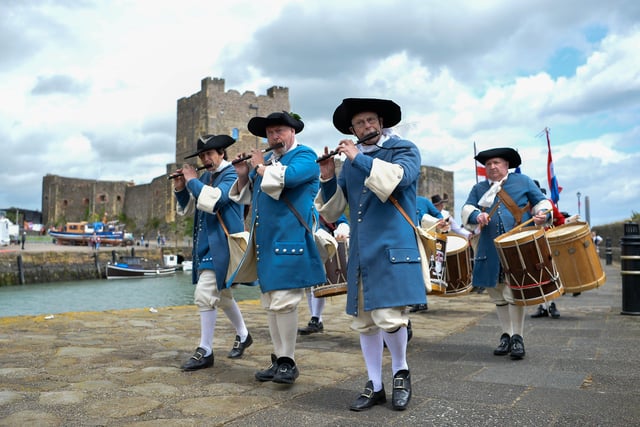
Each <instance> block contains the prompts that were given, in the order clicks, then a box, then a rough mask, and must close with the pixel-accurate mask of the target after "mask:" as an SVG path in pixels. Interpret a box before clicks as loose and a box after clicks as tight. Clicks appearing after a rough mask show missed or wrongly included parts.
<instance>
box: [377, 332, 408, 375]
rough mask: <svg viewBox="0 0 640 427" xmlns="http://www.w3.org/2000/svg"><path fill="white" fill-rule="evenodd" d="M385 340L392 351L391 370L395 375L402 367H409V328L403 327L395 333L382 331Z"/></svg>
mask: <svg viewBox="0 0 640 427" xmlns="http://www.w3.org/2000/svg"><path fill="white" fill-rule="evenodd" d="M382 337H383V338H384V342H386V343H387V348H388V349H389V353H391V371H392V372H393V375H395V374H396V373H397V372H398V371H401V370H402V369H409V365H407V328H406V327H405V326H403V327H401V328H400V329H398V330H397V331H395V332H393V333H389V332H385V331H382Z"/></svg>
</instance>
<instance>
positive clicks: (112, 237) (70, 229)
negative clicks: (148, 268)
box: [49, 221, 133, 246]
mask: <svg viewBox="0 0 640 427" xmlns="http://www.w3.org/2000/svg"><path fill="white" fill-rule="evenodd" d="M49 235H50V236H51V237H52V238H53V240H54V242H55V243H57V244H59V245H83V246H89V245H90V244H91V242H92V241H93V240H95V239H98V238H99V239H100V240H99V242H100V244H101V245H107V246H132V245H133V235H132V234H131V233H126V232H125V231H124V229H123V228H122V227H121V226H120V225H119V224H118V222H117V221H112V222H108V223H106V224H105V223H103V222H91V223H90V222H87V221H81V222H68V223H66V224H65V225H64V226H63V227H62V230H49Z"/></svg>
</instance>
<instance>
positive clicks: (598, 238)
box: [591, 230, 602, 253]
mask: <svg viewBox="0 0 640 427" xmlns="http://www.w3.org/2000/svg"><path fill="white" fill-rule="evenodd" d="M591 240H593V244H594V245H595V246H596V253H600V243H602V237H601V236H599V235H598V233H596V232H595V230H594V231H591Z"/></svg>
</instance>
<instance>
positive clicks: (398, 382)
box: [393, 378, 406, 389]
mask: <svg viewBox="0 0 640 427" xmlns="http://www.w3.org/2000/svg"><path fill="white" fill-rule="evenodd" d="M405 380H406V378H394V379H393V388H401V389H405V388H406V387H405V385H404V382H405Z"/></svg>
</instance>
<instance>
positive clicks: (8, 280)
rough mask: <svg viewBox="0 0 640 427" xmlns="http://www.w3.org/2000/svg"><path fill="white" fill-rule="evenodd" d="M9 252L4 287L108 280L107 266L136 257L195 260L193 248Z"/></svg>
mask: <svg viewBox="0 0 640 427" xmlns="http://www.w3.org/2000/svg"><path fill="white" fill-rule="evenodd" d="M83 249H84V250H81V251H78V250H75V251H70V250H43V251H8V252H4V253H0V286H11V285H21V284H33V283H48V282H62V281H74V280H93V279H103V278H105V266H106V265H107V263H110V262H113V261H114V260H116V261H117V260H118V259H119V258H120V257H121V256H129V255H132V254H133V255H136V256H141V257H144V258H146V259H148V260H149V261H151V262H154V263H158V264H160V265H162V264H163V259H164V258H163V256H164V255H170V254H172V255H182V256H184V257H185V258H186V259H190V258H191V248H187V247H185V248H176V247H170V248H168V247H133V248H131V247H129V248H124V247H123V248H108V247H104V248H101V249H100V250H98V251H91V250H86V249H85V248H83Z"/></svg>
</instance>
